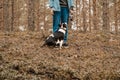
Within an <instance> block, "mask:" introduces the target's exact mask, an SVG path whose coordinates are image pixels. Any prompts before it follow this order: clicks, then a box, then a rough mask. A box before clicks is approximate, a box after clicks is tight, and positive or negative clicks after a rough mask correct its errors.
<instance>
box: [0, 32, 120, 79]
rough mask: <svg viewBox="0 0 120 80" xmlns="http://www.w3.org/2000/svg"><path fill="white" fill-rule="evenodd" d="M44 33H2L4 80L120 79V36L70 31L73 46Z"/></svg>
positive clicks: (0, 76) (0, 63) (0, 62)
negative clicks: (51, 43)
mask: <svg viewBox="0 0 120 80" xmlns="http://www.w3.org/2000/svg"><path fill="white" fill-rule="evenodd" d="M44 39H45V38H44V36H43V35H42V33H41V32H12V33H2V32H1V33H0V80H120V35H117V36H116V35H114V34H112V33H103V32H97V31H93V32H91V33H90V32H87V33H82V32H77V31H70V32H69V39H68V43H69V48H67V49H66V48H63V49H61V50H59V49H58V48H50V47H47V46H45V47H43V48H41V45H42V44H43V42H44Z"/></svg>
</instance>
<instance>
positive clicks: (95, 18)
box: [93, 0, 98, 30]
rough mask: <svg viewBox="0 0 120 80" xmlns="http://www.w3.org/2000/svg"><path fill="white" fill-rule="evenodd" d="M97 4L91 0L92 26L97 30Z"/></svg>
mask: <svg viewBox="0 0 120 80" xmlns="http://www.w3.org/2000/svg"><path fill="white" fill-rule="evenodd" d="M96 7H97V5H96V0H93V27H94V29H95V30H98V26H97V8H96Z"/></svg>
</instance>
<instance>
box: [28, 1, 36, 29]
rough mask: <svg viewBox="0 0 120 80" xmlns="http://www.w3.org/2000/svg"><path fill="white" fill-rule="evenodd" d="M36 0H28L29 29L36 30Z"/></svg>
mask: <svg viewBox="0 0 120 80" xmlns="http://www.w3.org/2000/svg"><path fill="white" fill-rule="evenodd" d="M34 2H35V1H34V0H28V29H29V30H30V31H34V29H35V3H34Z"/></svg>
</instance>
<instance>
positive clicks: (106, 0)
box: [102, 0, 110, 32]
mask: <svg viewBox="0 0 120 80" xmlns="http://www.w3.org/2000/svg"><path fill="white" fill-rule="evenodd" d="M102 11H103V14H102V19H103V26H102V28H103V31H105V32H107V31H109V28H110V25H109V0H102Z"/></svg>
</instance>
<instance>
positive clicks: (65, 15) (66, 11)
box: [61, 7, 69, 43]
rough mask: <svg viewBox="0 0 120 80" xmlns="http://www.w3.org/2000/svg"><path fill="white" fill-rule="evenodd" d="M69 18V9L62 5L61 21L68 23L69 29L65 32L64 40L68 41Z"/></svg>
mask: <svg viewBox="0 0 120 80" xmlns="http://www.w3.org/2000/svg"><path fill="white" fill-rule="evenodd" d="M68 18H69V9H68V8H67V7H61V23H67V31H66V33H65V37H64V42H65V43H66V42H67V38H68V20H69V19H68Z"/></svg>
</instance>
